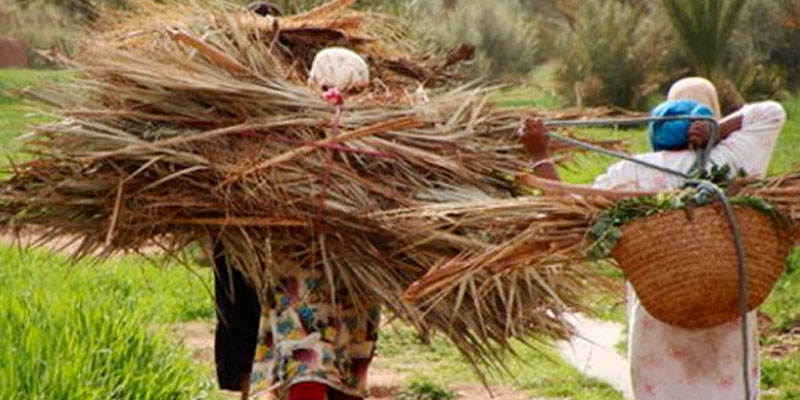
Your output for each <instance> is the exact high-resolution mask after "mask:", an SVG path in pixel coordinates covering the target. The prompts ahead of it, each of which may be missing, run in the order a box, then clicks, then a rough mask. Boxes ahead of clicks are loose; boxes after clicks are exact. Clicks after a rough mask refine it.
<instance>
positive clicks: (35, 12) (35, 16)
mask: <svg viewBox="0 0 800 400" xmlns="http://www.w3.org/2000/svg"><path fill="white" fill-rule="evenodd" d="M81 28H82V26H81V24H78V23H76V22H75V21H74V20H73V19H71V18H70V17H69V16H68V15H67V14H65V13H64V11H63V10H62V9H61V8H59V7H56V6H54V5H49V4H42V5H39V6H36V7H23V6H21V5H20V4H18V3H16V2H15V1H14V0H0V36H8V37H14V38H17V39H20V40H21V41H22V42H23V43H24V44H25V46H26V50H27V53H28V63H29V64H30V66H31V67H37V68H42V67H47V66H48V63H47V61H45V60H44V59H42V58H40V57H39V56H38V55H36V53H35V51H36V50H40V49H41V50H50V49H56V50H58V51H60V52H61V53H66V54H69V52H70V49H71V47H72V42H73V40H75V38H77V37H78V35H79V33H80V31H81Z"/></svg>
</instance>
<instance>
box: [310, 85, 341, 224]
mask: <svg viewBox="0 0 800 400" xmlns="http://www.w3.org/2000/svg"><path fill="white" fill-rule="evenodd" d="M323 98H324V99H325V101H327V102H328V103H330V104H332V105H333V106H334V107H335V111H334V114H333V121H332V124H331V136H332V137H333V140H331V145H334V146H338V143H337V141H336V138H337V137H338V136H339V130H340V129H341V122H342V121H341V119H342V105H343V104H344V97H343V96H342V94H341V93H339V90H337V89H336V88H332V89H330V90H328V91H327V92H325V94H324V95H323ZM337 152H338V150H337V149H332V151H331V152H330V153H328V158H327V159H326V160H325V169H324V170H323V171H322V190H320V193H319V203H318V205H317V218H316V221H315V222H314V226H315V227H316V229H317V230H319V229H320V227H321V225H322V214H323V212H324V211H325V197H326V195H327V192H328V185H329V184H330V179H331V173H332V172H333V171H332V170H333V158H334V157H335V155H336V153H337Z"/></svg>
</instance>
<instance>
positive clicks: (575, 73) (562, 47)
mask: <svg viewBox="0 0 800 400" xmlns="http://www.w3.org/2000/svg"><path fill="white" fill-rule="evenodd" d="M663 32H664V29H663V27H661V26H659V25H658V24H657V20H656V19H654V18H649V14H648V7H646V5H643V4H638V3H637V4H634V5H626V4H625V3H620V2H617V1H612V0H589V1H584V2H582V4H581V5H580V7H579V9H578V10H577V14H576V15H574V16H573V17H572V18H567V20H566V21H564V22H563V23H561V24H559V25H558V26H557V27H555V28H550V29H548V30H546V31H545V33H544V34H545V38H546V39H547V40H548V41H549V42H550V43H551V54H552V55H553V57H555V58H556V60H558V62H559V67H558V70H557V71H556V80H557V82H558V84H559V91H560V93H561V94H562V95H563V96H565V97H567V98H568V99H570V100H572V101H573V102H575V103H576V104H578V105H583V106H598V105H607V104H613V105H617V106H621V107H632V108H636V107H639V106H641V105H643V104H644V102H645V101H646V98H647V96H648V95H649V94H651V93H652V92H653V91H654V90H655V89H657V88H658V86H659V83H661V81H662V80H664V77H662V76H661V75H659V74H657V73H656V72H657V71H656V68H655V67H656V65H657V64H658V63H659V61H660V58H661V57H663V56H664V53H665V52H666V48H665V47H664V42H665V40H664V38H663Z"/></svg>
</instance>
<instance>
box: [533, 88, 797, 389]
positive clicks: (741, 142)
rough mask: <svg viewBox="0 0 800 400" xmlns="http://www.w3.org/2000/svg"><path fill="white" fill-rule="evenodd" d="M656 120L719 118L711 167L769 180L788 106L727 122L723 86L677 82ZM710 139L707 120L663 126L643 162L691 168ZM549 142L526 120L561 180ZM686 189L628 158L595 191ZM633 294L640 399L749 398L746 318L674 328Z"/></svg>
mask: <svg viewBox="0 0 800 400" xmlns="http://www.w3.org/2000/svg"><path fill="white" fill-rule="evenodd" d="M687 106H688V107H687ZM654 115H655V116H665V115H691V116H698V115H705V116H713V117H714V118H717V119H718V120H719V126H720V139H721V142H720V143H719V144H718V145H717V146H716V147H715V148H714V149H713V150H712V152H711V162H712V163H713V164H715V165H718V166H725V165H728V166H732V167H735V168H734V169H735V170H742V171H744V172H745V173H746V174H747V175H748V176H749V177H755V178H763V177H764V175H766V172H767V168H768V167H769V163H770V159H771V158H772V153H773V150H774V149H775V144H776V142H777V140H778V136H779V135H780V132H781V130H782V129H783V126H784V124H785V122H786V112H785V111H784V109H783V107H782V106H781V105H780V104H779V103H776V102H772V101H768V102H761V103H754V104H748V105H745V106H744V107H743V108H741V109H740V110H738V111H736V112H735V113H733V114H731V115H729V116H727V117H725V118H721V113H720V107H719V102H718V100H717V92H716V89H715V88H714V86H713V85H712V84H711V82H709V81H707V80H705V79H701V78H687V79H684V80H681V81H679V82H677V83H675V85H673V87H672V88H671V90H670V92H669V101H668V102H666V103H664V104H663V105H661V106H659V107H658V108H657V109H655V110H654ZM710 137H711V125H710V124H709V123H708V122H706V121H696V122H693V123H689V122H688V121H672V122H662V123H656V124H653V125H652V126H651V128H650V138H651V143H652V146H653V149H654V150H655V151H654V152H651V153H646V154H641V155H638V156H636V158H638V159H640V160H643V161H649V162H650V163H652V164H656V165H660V166H663V167H667V168H670V169H672V170H677V171H687V170H688V169H689V168H691V166H692V164H693V163H694V160H695V153H694V152H693V151H691V148H693V147H697V148H702V147H704V146H706V144H707V143H708V142H709V140H710ZM548 141H549V139H548V137H547V136H546V134H545V127H544V125H543V123H542V122H541V121H538V120H533V119H530V120H527V121H526V123H525V127H524V129H523V135H522V142H523V144H524V146H525V148H526V149H527V150H528V152H529V153H530V154H531V155H532V156H533V158H534V160H535V161H536V163H537V164H536V169H535V171H536V173H537V175H539V176H540V177H542V178H547V179H558V174H557V172H556V170H555V169H554V168H553V166H552V165H551V164H549V162H548V161H547V160H549V158H550V156H549V154H548V150H547V147H548ZM682 184H683V178H680V177H676V176H673V175H669V174H667V173H664V172H661V171H655V170H652V169H648V168H647V167H643V166H640V165H638V164H634V163H632V162H630V161H623V162H620V163H617V164H615V165H612V166H611V167H610V168H609V169H608V171H607V172H606V173H605V174H603V175H602V176H600V177H598V178H597V180H596V181H595V183H594V185H593V186H594V187H595V188H598V189H617V190H642V191H658V190H668V189H674V188H678V187H680V186H681V185H682ZM678 251H679V250H678ZM734 270H735V269H734V268H731V271H734ZM731 273H734V272H731ZM628 294H629V318H630V328H629V330H628V332H629V338H628V340H629V341H628V343H629V357H630V363H631V380H632V383H633V391H634V394H635V396H636V399H640V400H666V399H705V400H728V399H742V398H746V396H745V393H744V387H745V385H744V376H743V373H742V367H743V363H744V361H743V354H742V353H743V352H742V338H741V332H740V323H741V321H733V322H730V323H727V324H724V325H720V326H715V327H712V328H708V329H692V330H690V329H685V328H682V327H677V326H672V325H670V324H667V323H664V322H662V321H659V320H657V319H656V318H655V317H653V316H652V315H651V314H650V313H649V312H648V311H647V310H646V309H645V308H644V306H643V305H642V304H641V303H640V301H639V299H638V297H637V294H636V292H635V291H634V289H633V287H630V286H629V289H628ZM710 301H713V299H711V300H710ZM747 319H748V326H749V329H748V332H747V340H748V345H749V346H748V347H749V354H748V358H749V360H748V364H749V366H750V371H748V375H749V376H748V379H749V380H750V382H751V383H752V384H751V385H750V387H751V388H753V393H752V396H751V397H750V398H752V399H755V398H758V382H759V379H760V370H759V366H758V341H757V337H756V332H757V330H756V312H755V311H752V312H750V313H749V314H748V315H747Z"/></svg>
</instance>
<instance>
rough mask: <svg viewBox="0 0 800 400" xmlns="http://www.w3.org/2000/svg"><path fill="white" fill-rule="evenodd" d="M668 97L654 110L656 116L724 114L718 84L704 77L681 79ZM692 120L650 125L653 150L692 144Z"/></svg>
mask: <svg viewBox="0 0 800 400" xmlns="http://www.w3.org/2000/svg"><path fill="white" fill-rule="evenodd" d="M667 98H668V100H667V101H666V102H664V103H662V104H660V105H659V106H658V107H656V108H655V109H653V111H652V113H651V114H652V115H653V116H654V117H664V116H679V115H686V116H706V117H714V118H716V119H719V118H720V117H721V113H720V106H719V98H718V96H717V89H716V88H715V87H714V84H713V83H711V82H710V81H709V80H707V79H704V78H697V77H693V78H685V79H681V80H679V81H678V82H675V84H673V85H672V87H671V88H670V90H669V95H668V96H667ZM690 125H691V122H690V121H689V120H680V121H670V122H658V123H652V124H650V143H651V144H652V146H653V150H655V151H661V150H680V149H685V148H686V147H687V146H688V143H689V126H690Z"/></svg>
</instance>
